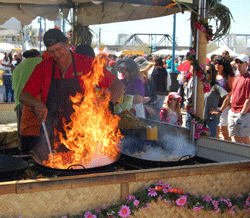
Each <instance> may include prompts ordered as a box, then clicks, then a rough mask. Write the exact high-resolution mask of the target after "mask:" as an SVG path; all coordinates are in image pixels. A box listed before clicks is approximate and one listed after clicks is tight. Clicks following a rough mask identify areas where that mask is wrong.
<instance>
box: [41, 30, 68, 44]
mask: <svg viewBox="0 0 250 218" xmlns="http://www.w3.org/2000/svg"><path fill="white" fill-rule="evenodd" d="M43 41H44V44H45V46H46V47H47V48H48V47H49V46H51V45H55V44H56V43H58V42H66V41H67V37H66V36H64V35H63V33H62V31H61V30H59V29H56V28H54V29H49V30H48V31H47V32H46V33H45V34H44V37H43Z"/></svg>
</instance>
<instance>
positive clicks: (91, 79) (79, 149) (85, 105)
mask: <svg viewBox="0 0 250 218" xmlns="http://www.w3.org/2000/svg"><path fill="white" fill-rule="evenodd" d="M92 69H93V71H92V72H91V71H90V72H89V73H88V74H86V75H83V76H82V79H83V81H84V86H85V93H84V96H82V94H80V93H77V94H76V96H74V97H72V96H71V101H72V102H73V108H74V110H75V112H74V113H73V114H72V115H71V117H70V118H71V122H69V123H66V121H65V120H64V121H63V122H64V126H63V128H64V130H65V132H66V137H63V134H62V133H61V132H57V131H56V130H55V136H58V137H59V139H60V141H59V142H58V141H56V140H55V142H54V147H55V149H56V148H57V146H58V145H59V144H64V145H65V147H66V148H67V149H69V151H68V152H67V153H62V152H60V153H59V152H57V153H53V155H49V156H50V157H49V160H47V161H44V162H43V165H46V166H48V167H52V168H58V169H67V168H68V167H69V166H71V165H83V166H84V167H85V168H92V167H98V166H103V165H107V164H109V163H112V162H114V160H116V159H117V157H118V156H119V154H120V148H119V145H120V139H121V138H122V137H123V136H122V135H121V132H120V130H119V129H118V122H119V120H120V118H119V116H117V115H112V114H111V113H110V111H109V109H108V105H109V100H110V93H109V92H108V91H100V90H96V88H95V86H96V85H98V81H99V78H100V77H102V76H103V64H102V63H101V62H100V60H99V59H98V58H95V60H94V62H93V65H92ZM58 137H57V138H58ZM55 138H56V137H55Z"/></svg>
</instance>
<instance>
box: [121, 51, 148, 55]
mask: <svg viewBox="0 0 250 218" xmlns="http://www.w3.org/2000/svg"><path fill="white" fill-rule="evenodd" d="M133 54H138V55H144V52H143V51H122V55H133Z"/></svg>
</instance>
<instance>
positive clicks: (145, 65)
mask: <svg viewBox="0 0 250 218" xmlns="http://www.w3.org/2000/svg"><path fill="white" fill-rule="evenodd" d="M134 61H135V62H136V63H137V64H138V65H139V69H140V71H144V70H148V69H149V68H151V67H152V66H153V65H154V63H151V62H149V61H148V60H147V59H146V58H144V57H142V56H139V57H137V58H135V59H134Z"/></svg>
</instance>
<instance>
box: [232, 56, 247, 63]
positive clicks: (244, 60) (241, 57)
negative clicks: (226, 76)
mask: <svg viewBox="0 0 250 218" xmlns="http://www.w3.org/2000/svg"><path fill="white" fill-rule="evenodd" d="M237 59H238V60H241V61H242V62H247V63H248V62H249V58H248V56H247V55H245V54H241V55H239V56H238V57H237V58H235V59H234V60H237Z"/></svg>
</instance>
